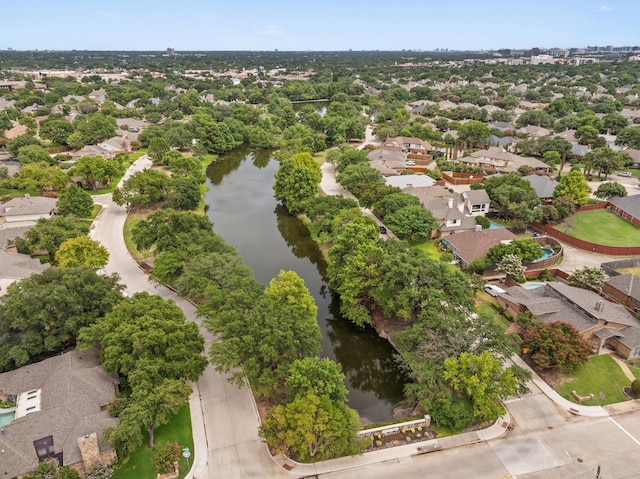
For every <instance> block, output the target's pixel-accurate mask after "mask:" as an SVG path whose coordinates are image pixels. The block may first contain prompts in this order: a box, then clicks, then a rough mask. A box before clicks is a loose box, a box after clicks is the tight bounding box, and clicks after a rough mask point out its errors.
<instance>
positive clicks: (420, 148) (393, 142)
mask: <svg viewBox="0 0 640 479" xmlns="http://www.w3.org/2000/svg"><path fill="white" fill-rule="evenodd" d="M384 146H385V147H391V148H400V149H401V150H402V151H404V152H405V153H411V154H413V155H428V154H429V152H430V151H431V150H433V146H431V144H430V143H429V142H428V141H424V140H421V139H420V138H413V137H407V136H396V137H395V138H387V139H386V140H385V142H384Z"/></svg>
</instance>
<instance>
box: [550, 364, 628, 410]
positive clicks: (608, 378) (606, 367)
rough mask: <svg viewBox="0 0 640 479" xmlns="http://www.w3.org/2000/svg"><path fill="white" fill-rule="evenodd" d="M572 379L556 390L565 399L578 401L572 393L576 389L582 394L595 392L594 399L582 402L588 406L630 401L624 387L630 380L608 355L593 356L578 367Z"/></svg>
mask: <svg viewBox="0 0 640 479" xmlns="http://www.w3.org/2000/svg"><path fill="white" fill-rule="evenodd" d="M570 377H571V378H572V379H571V380H570V381H568V382H566V383H564V384H562V385H560V386H558V387H556V388H555V390H556V391H557V392H558V393H559V394H560V395H561V396H562V397H563V398H565V399H568V400H569V401H571V402H574V403H577V401H576V399H575V398H574V397H573V396H572V395H571V391H575V392H576V393H578V394H579V395H580V396H586V395H588V394H594V395H595V397H594V399H592V400H590V401H585V402H583V403H581V404H584V405H586V406H598V405H605V404H613V403H617V402H622V401H628V400H629V398H628V397H626V396H625V395H624V393H623V392H622V388H623V387H626V386H629V385H630V381H629V380H628V379H627V377H626V376H625V375H624V373H623V372H622V370H621V369H620V367H619V366H618V364H617V363H616V362H615V361H614V360H613V359H612V358H611V357H609V356H607V355H600V356H592V357H591V358H590V359H589V361H588V362H587V363H586V364H583V365H581V366H579V367H578V369H577V370H576V371H575V373H573V374H571V376H570ZM601 392H603V393H604V399H600V393H601Z"/></svg>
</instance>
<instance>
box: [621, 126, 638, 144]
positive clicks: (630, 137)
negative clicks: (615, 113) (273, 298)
mask: <svg viewBox="0 0 640 479" xmlns="http://www.w3.org/2000/svg"><path fill="white" fill-rule="evenodd" d="M616 145H624V146H626V147H628V148H635V149H636V150H640V125H634V126H628V127H626V128H623V129H622V130H620V131H619V132H618V136H617V137H616Z"/></svg>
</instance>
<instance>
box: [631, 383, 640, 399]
mask: <svg viewBox="0 0 640 479" xmlns="http://www.w3.org/2000/svg"><path fill="white" fill-rule="evenodd" d="M631 394H633V397H639V396H640V379H634V380H633V382H632V383H631Z"/></svg>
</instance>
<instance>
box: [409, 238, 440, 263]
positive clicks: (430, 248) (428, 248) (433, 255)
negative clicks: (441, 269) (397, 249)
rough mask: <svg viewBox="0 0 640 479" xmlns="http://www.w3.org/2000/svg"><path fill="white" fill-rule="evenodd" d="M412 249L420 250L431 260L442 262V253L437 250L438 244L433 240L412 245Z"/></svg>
mask: <svg viewBox="0 0 640 479" xmlns="http://www.w3.org/2000/svg"><path fill="white" fill-rule="evenodd" d="M411 247H412V248H416V249H419V250H420V251H422V252H423V253H424V254H426V255H427V257H428V258H429V259H432V260H434V261H440V251H438V248H436V244H435V242H434V241H432V240H425V241H420V242H416V243H412V244H411Z"/></svg>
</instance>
